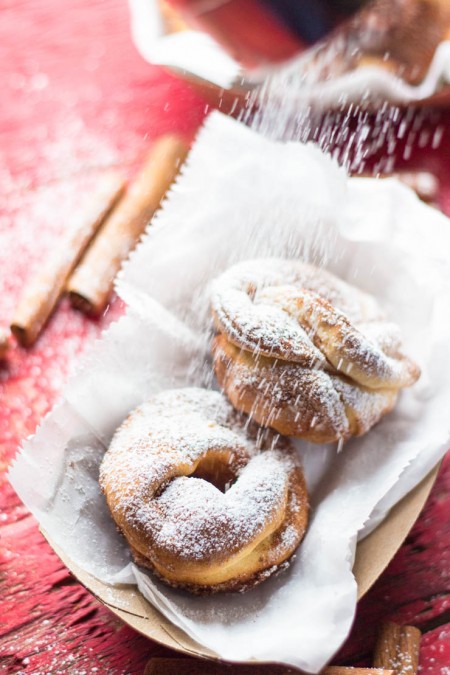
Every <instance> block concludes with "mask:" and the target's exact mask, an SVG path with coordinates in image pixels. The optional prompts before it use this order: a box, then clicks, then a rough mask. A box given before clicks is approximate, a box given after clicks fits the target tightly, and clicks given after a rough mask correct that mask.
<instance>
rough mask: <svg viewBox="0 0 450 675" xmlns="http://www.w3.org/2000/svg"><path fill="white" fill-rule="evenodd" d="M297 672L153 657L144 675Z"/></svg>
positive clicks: (335, 674) (351, 672)
mask: <svg viewBox="0 0 450 675" xmlns="http://www.w3.org/2000/svg"><path fill="white" fill-rule="evenodd" d="M295 672H297V671H296V670H295V669H293V668H289V667H287V666H279V665H267V666H264V665H256V664H255V665H254V666H252V665H238V664H233V665H231V664H227V663H216V662H214V661H207V660H206V659H205V660H202V661H200V660H199V659H185V658H172V657H168V658H165V657H153V658H151V659H150V661H148V663H147V665H146V667H145V670H144V673H143V675H199V673H201V674H202V675H256V674H258V675H263V673H267V675H287V674H288V673H295ZM321 675H396V673H394V671H393V670H390V669H389V670H386V669H384V668H347V667H345V666H328V668H325V670H323V671H322V673H321Z"/></svg>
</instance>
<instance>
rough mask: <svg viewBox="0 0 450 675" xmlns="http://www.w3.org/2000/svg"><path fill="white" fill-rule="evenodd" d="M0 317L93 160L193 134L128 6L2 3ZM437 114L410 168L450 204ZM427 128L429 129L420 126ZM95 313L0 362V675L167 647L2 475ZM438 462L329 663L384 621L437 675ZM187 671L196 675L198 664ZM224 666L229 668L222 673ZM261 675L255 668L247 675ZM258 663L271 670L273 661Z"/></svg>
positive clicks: (444, 547)
mask: <svg viewBox="0 0 450 675" xmlns="http://www.w3.org/2000/svg"><path fill="white" fill-rule="evenodd" d="M0 82H1V96H0V180H1V191H2V194H3V202H2V205H1V206H0V323H5V324H6V323H7V322H8V318H9V316H10V314H11V310H12V308H13V307H14V304H15V302H16V300H17V298H18V295H19V292H20V289H21V287H22V285H23V283H24V282H25V281H26V279H27V277H28V276H29V274H30V273H32V271H33V268H34V267H35V266H36V265H38V264H39V261H40V260H42V258H43V256H45V252H46V250H48V249H49V248H50V247H51V246H52V243H53V242H54V241H55V238H56V237H57V235H58V233H59V232H60V231H61V230H62V229H63V228H64V225H65V222H66V221H67V219H68V218H69V217H70V214H71V212H72V210H73V209H76V206H77V201H78V199H77V196H78V195H79V191H80V190H83V189H85V187H86V186H88V185H89V183H90V182H91V181H93V180H94V179H95V176H96V175H97V174H98V172H99V171H101V170H102V168H103V167H105V166H113V165H118V166H122V167H125V168H126V169H127V170H132V169H133V167H134V166H136V165H137V164H138V163H139V161H140V159H141V157H142V156H143V155H144V154H145V152H146V150H147V148H148V146H149V144H150V143H151V141H152V139H153V138H156V137H157V136H159V135H160V134H162V133H164V132H166V131H173V130H177V131H179V132H181V133H183V134H185V135H186V136H188V137H189V136H190V135H191V134H192V132H193V131H194V130H195V129H196V128H197V126H198V125H199V123H200V122H201V120H202V118H203V116H204V114H205V104H204V102H203V101H202V100H201V98H200V97H199V96H198V95H197V94H196V93H195V92H194V91H193V90H192V89H190V88H189V87H188V86H187V85H185V84H182V83H181V82H179V81H177V80H175V79H174V78H173V77H171V76H169V75H167V74H165V73H163V72H162V71H161V70H159V69H158V68H154V67H150V66H148V65H147V64H145V63H144V62H143V61H142V60H141V59H140V58H139V56H138V55H137V53H136V52H135V50H134V47H133V46H132V43H131V39H130V36H129V28H128V15H127V7H126V3H125V0H90V1H89V0H70V1H69V2H65V3H63V2H58V1H57V0H0ZM449 120H450V116H449V115H447V114H441V115H440V117H439V119H438V122H437V121H436V119H435V118H433V119H432V120H431V121H428V122H427V121H425V122H424V123H423V124H422V128H424V129H425V130H426V129H427V128H428V129H431V127H432V125H435V124H436V123H438V124H439V125H441V128H442V132H443V138H442V141H441V145H440V148H439V149H437V150H433V149H432V148H431V147H430V144H429V143H428V144H427V147H426V149H425V150H421V149H420V147H418V146H420V145H421V144H422V141H421V140H420V134H417V142H416V143H415V148H414V149H413V154H412V159H411V160H410V161H411V162H412V163H413V164H414V163H415V164H417V165H420V166H426V167H428V168H431V169H433V170H436V171H437V172H438V173H439V174H440V176H441V179H442V183H443V192H442V195H441V205H442V206H443V208H444V209H445V210H446V211H447V212H450V161H449V154H450V153H449V149H450V134H449V133H447V129H446V126H447V123H448V121H449ZM427 125H428V127H427ZM121 311H122V308H121V306H120V303H119V302H118V301H117V300H116V301H114V302H113V303H112V304H111V306H110V307H109V310H108V311H107V312H106V314H105V316H103V317H102V318H101V319H100V320H98V321H96V322H93V321H90V320H87V319H86V318H84V317H83V316H81V315H80V314H78V313H77V312H75V311H73V310H71V309H70V308H69V307H68V305H67V303H65V302H63V303H62V305H61V306H60V308H59V310H58V312H57V313H56V315H55V317H54V318H53V319H52V321H51V323H50V325H49V328H48V330H47V331H46V333H45V335H44V336H43V337H42V339H41V340H40V341H39V342H38V344H37V345H36V346H35V347H34V348H33V349H32V350H29V351H27V352H26V351H24V350H21V349H17V350H15V351H14V352H13V353H12V354H11V356H10V357H9V358H8V360H7V362H4V363H2V364H1V366H0V469H1V474H0V486H1V490H0V527H1V530H0V534H1V540H0V598H1V618H0V669H1V670H2V672H6V673H60V672H61V673H62V672H70V673H76V674H80V675H81V673H112V674H117V675H119V674H122V673H123V674H124V673H142V672H143V670H144V665H145V663H146V662H147V660H148V659H149V658H150V656H152V655H163V654H169V652H168V650H165V649H164V648H162V647H160V646H158V645H156V644H153V643H152V642H150V641H149V640H147V639H145V638H143V637H142V636H140V635H138V634H136V633H134V632H133V631H132V630H131V629H129V628H127V627H126V626H124V625H122V624H121V623H120V622H119V621H118V620H117V619H115V618H114V617H113V616H112V615H111V614H110V613H109V612H108V610H106V609H105V608H104V607H103V606H102V605H100V604H99V603H98V602H97V601H96V600H95V599H94V598H93V597H92V596H91V595H90V594H89V593H87V592H86V591H85V590H84V589H83V588H82V587H81V586H80V585H79V584H78V583H77V582H76V581H75V580H74V579H73V578H72V577H71V576H70V575H69V574H68V572H67V571H66V570H65V568H64V567H63V565H62V564H61V562H60V561H59V559H58V558H57V557H56V555H55V554H54V553H53V552H52V551H51V549H50V548H49V546H48V545H47V543H46V542H45V541H44V540H43V538H42V536H41V535H40V534H39V532H38V529H37V526H36V523H35V522H34V521H33V519H32V518H31V517H30V516H29V515H28V514H27V511H26V509H25V508H24V507H23V506H22V505H21V504H20V502H19V500H18V498H17V497H16V495H15V494H14V492H13V491H12V489H11V488H10V486H9V485H8V483H7V481H6V480H5V471H6V467H7V465H8V462H9V461H10V459H11V457H12V456H13V455H14V453H15V451H16V448H17V445H18V444H19V442H20V441H21V440H22V439H23V438H24V437H25V436H27V435H28V434H30V433H32V432H33V431H34V429H35V427H36V425H37V424H38V422H39V421H40V419H41V418H42V416H43V415H44V414H45V413H46V412H47V411H48V410H49V409H50V407H51V405H52V403H53V402H54V400H55V398H56V396H57V395H58V392H59V391H60V390H61V387H62V385H63V384H64V381H65V379H66V377H67V375H68V373H69V372H70V369H71V368H72V367H73V365H74V364H75V363H76V362H77V358H78V356H79V353H80V352H81V350H82V349H83V348H84V347H85V346H86V345H88V344H89V343H90V342H91V341H92V340H93V339H94V338H95V337H96V336H98V335H99V334H100V332H101V331H102V330H103V329H104V328H105V327H106V326H107V325H108V324H109V323H110V321H111V320H113V319H114V318H116V317H117V316H119V315H120V313H121ZM449 507H450V461H446V462H445V463H444V465H443V467H442V470H441V472H440V476H439V479H438V482H437V484H436V486H435V488H434V490H433V494H432V496H431V498H430V500H429V502H428V504H427V507H426V509H425V511H424V513H423V514H422V516H421V518H420V520H419V521H418V523H417V525H416V526H415V528H414V530H413V532H412V533H411V535H410V537H409V538H408V540H407V542H406V543H405V545H404V546H403V547H402V549H401V551H400V552H399V554H398V555H397V556H396V558H395V560H394V561H393V562H392V563H391V565H390V566H389V569H388V570H387V571H386V573H385V574H383V576H382V577H381V579H380V580H379V581H378V583H377V584H376V586H375V588H374V589H373V590H372V591H371V592H370V593H369V594H368V595H367V597H366V598H365V599H364V600H363V601H362V602H361V604H360V607H359V611H358V616H357V620H356V623H355V627H354V630H353V632H352V635H351V637H350V639H349V641H348V643H347V645H346V646H345V648H344V649H343V651H342V654H341V657H340V660H341V661H342V662H345V663H346V664H357V663H360V664H368V658H369V654H370V651H371V648H372V646H373V642H374V638H375V632H376V629H377V626H378V625H379V622H380V621H381V620H382V619H392V620H395V621H399V622H408V623H413V624H415V625H418V626H419V627H420V628H422V629H423V630H424V631H425V637H424V640H423V644H422V650H421V668H422V673H423V674H424V675H425V674H426V675H449V674H450V551H449V547H448V541H449V531H450V516H449ZM198 671H199V673H201V672H206V670H205V669H204V667H203V666H202V665H199V666H198ZM230 672H239V669H237V668H234V667H233V668H232V669H231V670H230ZM257 672H263V671H262V670H261V669H259V668H256V669H255V673H257ZM264 672H275V671H274V670H273V669H269V670H265V671H264Z"/></svg>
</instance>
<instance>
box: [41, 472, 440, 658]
mask: <svg viewBox="0 0 450 675" xmlns="http://www.w3.org/2000/svg"><path fill="white" fill-rule="evenodd" d="M439 466H440V465H438V466H436V467H435V468H434V469H433V470H432V471H431V472H430V473H429V474H428V475H427V476H426V477H425V478H424V479H423V480H422V481H421V482H420V483H419V484H418V485H417V486H416V487H415V488H414V489H413V490H411V492H409V493H408V494H407V495H406V496H405V497H404V498H403V499H402V500H401V501H400V502H398V504H396V505H395V506H394V507H393V508H392V509H391V511H390V512H389V515H388V516H387V517H386V518H385V520H384V521H383V522H382V523H381V524H380V525H379V526H378V527H377V528H376V529H375V530H374V531H373V532H371V534H369V535H368V536H367V537H366V538H365V539H364V540H363V541H361V542H360V543H359V544H358V546H357V548H356V558H355V563H354V567H353V572H354V574H355V577H356V581H357V584H358V600H359V599H360V598H362V596H363V595H365V593H367V591H368V590H369V588H370V587H371V586H372V585H373V584H374V582H375V581H376V580H377V579H378V577H379V576H380V574H381V573H382V572H383V570H384V569H385V568H386V566H387V565H388V563H389V562H390V561H391V560H392V558H393V557H394V555H395V553H396V552H397V551H398V549H399V548H400V546H401V545H402V543H403V541H404V539H405V537H406V536H407V534H408V532H409V531H410V530H411V528H412V526H413V525H414V523H415V521H416V519H417V517H418V516H419V514H420V512H421V510H422V508H423V506H424V504H425V502H426V500H427V498H428V496H429V494H430V492H431V489H432V487H433V484H434V482H435V480H436V476H437V473H438V470H439ZM42 533H43V535H44V537H45V538H46V539H47V541H48V543H49V544H50V546H51V547H52V548H53V550H54V551H55V552H56V554H57V555H58V556H59V557H60V558H61V560H62V561H63V563H64V564H65V565H66V567H68V569H69V570H70V571H71V572H72V574H73V575H74V576H75V577H76V579H78V581H80V582H81V583H82V584H83V586H84V587H85V588H87V590H89V591H90V592H91V593H92V594H93V595H94V596H95V597H96V598H97V599H98V600H100V602H102V603H103V604H104V605H105V606H106V607H108V609H110V610H111V612H113V614H115V615H116V616H118V617H119V618H120V619H122V621H124V623H126V624H128V625H129V626H131V627H132V628H134V629H135V630H137V631H138V632H139V633H141V634H142V635H145V636H146V637H148V638H150V639H151V640H154V641H155V642H158V643H159V644H162V645H164V646H166V647H170V648H171V649H175V650H177V651H179V652H182V653H184V654H189V655H192V656H198V657H203V658H210V659H217V658H218V657H217V655H216V654H214V653H213V652H211V651H210V650H208V649H205V648H204V647H202V646H201V645H199V644H198V643H196V642H195V641H194V640H192V639H191V638H190V637H188V636H187V635H186V634H185V633H184V632H183V631H182V630H180V629H179V628H177V627H176V626H174V625H173V624H172V623H171V622H170V621H169V620H168V619H166V618H165V617H164V616H163V615H162V614H160V612H158V611H157V610H156V609H155V608H154V607H152V605H150V604H149V603H148V602H147V600H145V598H144V597H143V596H141V594H140V593H139V591H138V590H137V588H136V587H135V586H122V587H120V588H117V587H115V588H111V587H110V586H108V585H107V584H104V583H103V582H101V581H99V580H98V579H96V578H95V577H93V576H92V575H90V574H88V573H87V572H85V571H84V570H83V569H81V568H80V567H78V565H76V564H75V563H74V562H73V561H72V560H71V559H70V558H69V557H68V556H67V555H66V554H65V553H64V552H63V551H61V549H59V548H58V547H57V546H56V545H55V544H54V543H53V542H52V540H51V538H50V537H49V536H48V535H47V534H46V532H45V531H43V530H42Z"/></svg>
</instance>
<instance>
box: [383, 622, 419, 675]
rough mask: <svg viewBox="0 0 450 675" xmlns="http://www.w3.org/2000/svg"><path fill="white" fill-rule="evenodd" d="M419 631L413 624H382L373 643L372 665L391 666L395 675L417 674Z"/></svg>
mask: <svg viewBox="0 0 450 675" xmlns="http://www.w3.org/2000/svg"><path fill="white" fill-rule="evenodd" d="M421 637H422V636H421V632H420V630H419V629H418V628H415V627H414V626H399V625H398V624H396V623H392V622H391V621H389V622H386V623H384V624H382V626H381V628H380V633H379V635H378V640H377V643H376V645H375V651H374V657H373V665H374V666H376V667H377V668H393V669H394V670H395V672H396V675H417V671H418V669H419V651H420V639H421Z"/></svg>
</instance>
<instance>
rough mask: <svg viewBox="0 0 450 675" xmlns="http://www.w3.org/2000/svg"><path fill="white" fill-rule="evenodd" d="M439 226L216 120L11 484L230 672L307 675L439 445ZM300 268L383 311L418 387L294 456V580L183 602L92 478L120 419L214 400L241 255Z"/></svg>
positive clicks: (392, 198) (445, 409) (443, 261)
mask: <svg viewBox="0 0 450 675" xmlns="http://www.w3.org/2000/svg"><path fill="white" fill-rule="evenodd" d="M449 251H450V223H449V222H448V220H447V219H446V218H445V217H444V216H443V215H442V214H440V213H439V212H438V211H436V210H434V209H432V208H430V207H427V206H425V205H424V204H423V203H421V202H420V201H419V200H418V199H417V198H416V196H415V195H414V194H413V193H412V192H411V191H409V190H408V189H407V188H405V187H404V186H402V185H400V184H399V183H397V182H396V181H394V180H383V181H374V180H369V179H359V178H358V179H356V178H355V179H347V177H346V175H345V173H344V172H343V171H342V170H341V169H339V168H338V167H337V165H336V164H335V163H334V162H333V161H332V160H331V159H330V158H328V157H326V156H325V155H323V154H322V153H321V152H320V151H319V150H317V149H316V148H315V147H313V146H312V145H307V146H304V145H300V144H293V143H292V144H281V143H275V142H273V141H269V140H267V139H265V138H262V137H260V136H257V135H256V134H254V133H253V132H252V131H251V130H249V129H248V128H246V127H244V126H242V125H240V124H239V123H237V122H235V121H233V120H231V119H229V118H226V117H224V116H222V115H220V114H219V113H213V114H212V115H211V116H210V117H209V118H208V120H207V121H206V123H205V126H204V128H203V129H202V131H201V132H200V135H199V137H198V139H197V141H196V143H195V145H194V147H193V149H192V151H191V154H190V156H189V158H188V162H187V164H186V165H185V167H184V170H183V174H182V176H181V177H180V178H179V179H178V181H177V183H176V184H175V185H174V187H173V189H172V191H171V193H170V195H169V198H168V199H167V200H166V202H165V204H164V206H163V208H162V210H161V211H160V212H159V214H158V215H157V217H156V218H155V219H154V222H153V224H152V225H151V226H150V228H149V229H148V233H147V235H146V236H145V237H144V239H143V242H142V243H141V244H140V246H139V247H138V248H137V250H136V251H135V253H134V254H133V255H132V256H131V259H130V261H129V262H128V263H127V264H126V265H125V267H124V270H123V271H122V273H121V275H120V280H119V283H118V291H119V293H120V295H121V296H122V297H123V299H124V300H125V301H126V303H127V305H128V310H127V313H126V315H125V316H124V317H123V318H122V319H121V320H120V321H118V322H117V323H116V324H115V325H113V326H112V327H111V328H110V329H109V331H108V332H107V334H106V335H105V336H104V338H103V339H102V340H101V341H99V342H98V343H97V344H96V345H95V347H94V349H93V350H92V351H91V352H90V354H89V356H88V357H86V359H85V362H84V364H83V367H82V368H81V369H80V371H79V373H78V375H76V376H75V377H74V378H72V380H71V381H70V382H69V384H68V386H67V388H66V390H65V392H64V398H63V399H62V401H61V402H60V403H59V405H58V406H57V407H56V408H55V409H54V411H53V412H52V413H51V414H50V415H49V416H48V417H47V418H46V419H45V420H44V422H43V424H42V426H41V427H40V428H39V430H38V431H37V433H36V435H35V436H34V438H32V439H30V440H28V441H27V442H26V443H25V444H24V447H23V449H22V451H21V453H20V455H19V456H18V457H17V459H16V461H15V463H14V465H13V467H12V469H11V472H10V478H11V482H12V484H13V485H14V487H15V489H16V490H17V492H18V493H19V495H20V496H21V497H22V499H23V500H24V502H25V503H26V504H27V506H28V507H29V508H30V510H31V511H32V512H33V513H34V514H35V516H36V517H37V518H38V520H39V522H40V523H41V524H42V526H43V527H44V528H45V530H46V531H47V532H48V534H49V535H50V536H51V538H52V539H53V540H54V541H55V543H56V544H58V545H59V546H60V547H61V548H62V549H63V550H64V551H65V552H66V553H67V555H69V556H70V557H71V558H72V559H73V560H74V561H75V562H76V563H77V564H79V565H81V566H82V567H83V568H84V569H86V570H87V571H89V572H90V573H92V574H94V575H95V576H97V577H98V578H100V579H101V580H103V581H106V582H108V583H111V584H115V583H120V582H127V583H128V582H129V583H137V584H138V585H139V588H140V590H141V592H142V593H143V594H144V595H145V597H146V598H147V599H148V600H149V601H150V602H152V603H153V604H154V605H155V606H156V607H157V608H158V609H159V610H160V611H161V612H162V613H163V614H164V615H165V616H167V617H168V618H169V619H171V620H172V621H173V623H175V624H176V625H177V626H179V627H181V628H182V629H184V630H185V631H186V632H187V633H188V634H189V635H191V636H192V637H193V638H194V639H196V640H197V641H198V642H200V643H201V644H203V645H205V646H206V647H208V648H210V649H212V650H214V651H215V652H216V653H217V654H218V655H219V656H221V657H223V658H226V659H230V660H247V659H257V660H262V661H264V660H270V661H280V662H285V663H288V664H292V665H295V666H298V667H301V668H303V669H304V670H306V671H308V672H314V673H315V672H318V671H319V670H320V669H321V668H322V667H323V666H324V665H325V663H326V662H328V661H329V659H330V658H331V657H332V656H333V654H334V653H335V652H336V650H337V649H338V648H339V647H340V645H341V644H342V642H343V641H344V639H345V637H346V636H347V634H348V632H349V629H350V627H351V622H352V619H353V616H354V611H355V606H356V584H355V580H354V578H353V576H352V573H351V567H352V561H353V557H354V551H355V545H356V541H357V537H358V533H359V536H362V535H363V534H366V533H367V532H368V531H370V529H371V528H373V527H374V526H375V525H376V524H377V523H378V522H379V521H380V520H381V519H382V518H383V517H384V516H385V515H386V513H387V511H388V509H389V508H390V507H391V506H392V505H393V504H394V503H395V502H397V501H398V500H399V499H400V498H401V497H402V496H403V495H404V494H406V493H407V492H408V491H409V490H410V489H411V488H412V487H413V486H414V485H416V484H417V482H419V481H420V480H421V479H422V478H423V477H424V476H425V475H426V474H427V473H428V471H429V470H430V469H431V468H432V467H433V466H434V465H435V464H436V462H437V461H438V460H439V458H440V457H441V456H442V454H443V453H444V452H445V450H446V449H447V447H448V446H449V445H450V414H449V410H450V366H449V364H450V311H449V310H450V273H449V262H448V252H449ZM268 255H271V256H285V257H299V256H302V257H303V258H305V259H306V260H309V261H312V262H313V263H316V264H323V265H324V266H325V267H327V268H328V269H330V270H331V271H332V272H334V273H336V274H338V275H339V276H341V277H342V278H344V279H347V280H348V281H350V282H352V283H355V284H356V285H358V286H360V287H361V288H363V289H364V290H366V291H369V292H371V293H373V294H374V295H376V296H377V297H378V298H379V301H380V302H381V303H382V305H383V306H384V307H385V308H386V310H387V311H388V313H389V314H390V316H391V318H392V319H394V320H395V321H396V322H398V323H399V324H400V326H401V328H402V330H403V334H404V336H405V342H406V345H407V350H408V352H409V353H410V354H411V355H412V356H413V357H414V358H415V359H417V361H418V362H419V363H420V365H421V367H422V369H423V375H422V377H421V379H420V381H419V382H418V383H417V384H416V385H415V386H414V387H413V388H412V389H410V390H407V391H405V392H403V393H402V395H401V398H400V401H399V404H398V405H397V407H396V409H395V411H394V412H393V413H391V414H390V415H389V416H387V417H386V418H384V419H383V420H382V421H381V422H380V423H379V424H378V425H377V426H376V427H375V428H373V429H372V430H371V431H370V432H369V433H368V434H367V435H366V436H364V437H363V438H360V439H355V440H353V441H351V442H349V443H347V445H346V446H345V448H344V449H343V451H342V452H340V453H337V451H336V447H334V446H333V447H332V446H317V445H311V444H307V443H302V442H298V443H297V446H298V451H299V453H300V455H301V457H302V460H303V465H304V468H305V473H306V477H307V481H308V485H309V489H310V494H311V502H312V518H311V524H310V527H309V530H308V533H307V535H306V538H305V540H304V542H303V543H302V545H301V547H300V549H299V551H298V553H297V555H296V556H295V559H294V561H293V563H292V565H291V566H290V568H289V570H288V571H287V572H283V573H281V574H279V575H278V576H275V577H274V578H272V579H270V580H269V581H267V582H265V583H264V584H262V585H261V586H259V587H258V588H256V589H254V590H252V591H250V592H248V593H246V594H243V595H239V594H225V595H220V596H213V597H209V598H197V597H191V596H189V595H188V594H185V593H182V592H179V591H175V590H173V589H169V588H167V587H166V586H164V585H163V584H161V583H160V582H158V581H156V580H155V579H154V578H152V577H151V575H148V574H144V573H143V572H141V571H140V570H139V569H138V568H136V567H135V566H134V565H132V564H131V563H130V557H129V553H128V550H127V547H126V545H125V544H124V542H123V540H122V539H121V537H120V536H119V535H118V534H117V532H116V531H115V527H114V526H113V523H112V520H111V518H110V516H109V513H108V511H107V508H106V506H105V503H104V500H103V497H102V495H101V494H100V491H99V488H98V484H97V477H98V466H99V463H100V461H101V458H102V455H103V453H104V450H105V448H106V447H107V445H108V443H109V440H110V438H111V435H112V433H113V432H114V430H115V428H116V427H117V426H118V424H119V423H120V422H121V421H122V419H123V418H124V417H125V416H126V415H127V414H128V412H129V411H130V410H131V409H132V408H133V407H134V406H136V405H138V404H139V403H140V402H141V401H142V400H143V399H145V398H146V397H148V396H150V395H151V394H152V393H154V392H157V391H160V390H161V389H165V388H169V387H174V386H184V385H188V384H189V385H192V384H195V385H205V386H215V383H214V378H213V375H212V367H211V361H210V356H209V340H210V336H211V330H212V327H211V320H210V316H209V308H208V285H209V282H210V281H211V279H213V278H214V277H215V276H216V275H217V274H220V273H221V272H222V271H223V270H225V269H226V268H227V267H228V266H229V265H230V264H232V263H234V262H236V261H238V260H243V259H246V258H252V257H262V256H268Z"/></svg>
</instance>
